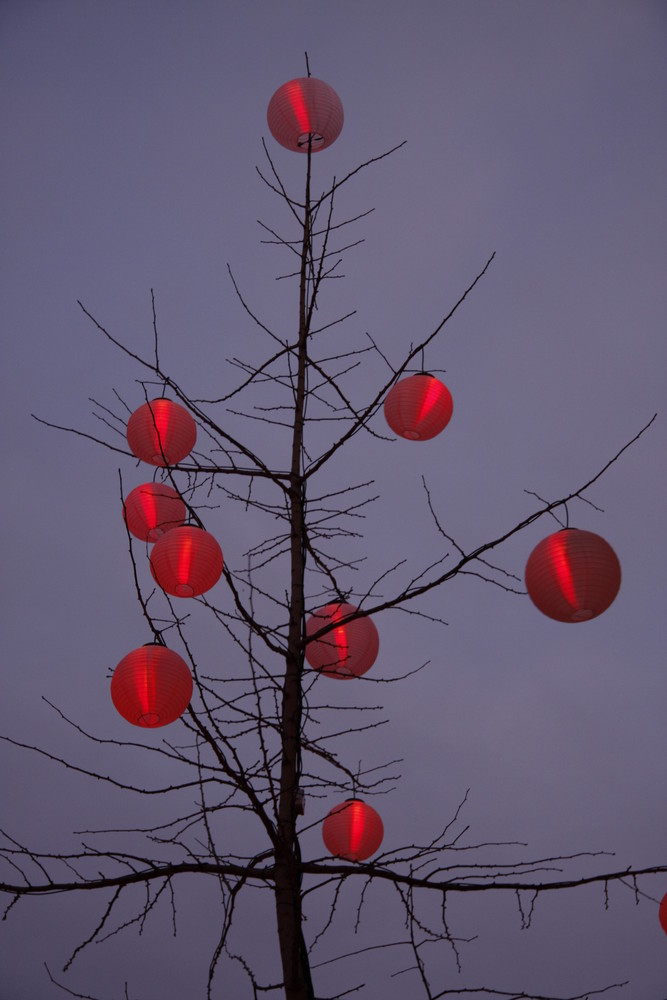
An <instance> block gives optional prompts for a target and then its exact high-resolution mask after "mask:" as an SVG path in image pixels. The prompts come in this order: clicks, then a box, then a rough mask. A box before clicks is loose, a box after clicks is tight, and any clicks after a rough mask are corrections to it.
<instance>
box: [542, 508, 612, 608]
mask: <svg viewBox="0 0 667 1000" xmlns="http://www.w3.org/2000/svg"><path fill="white" fill-rule="evenodd" d="M620 586H621V566H620V563H619V561H618V557H617V555H616V553H615V552H614V550H613V549H612V547H611V545H609V543H608V542H606V541H605V540H604V538H601V537H600V536H599V535H596V534H594V532H592V531H581V530H579V529H577V528H563V530H562V531H557V532H556V533H555V534H553V535H548V536H547V538H543V539H542V541H541V542H540V543H539V544H538V545H537V546H536V547H535V548H534V549H533V551H532V552H531V554H530V557H529V559H528V562H527V563H526V589H527V590H528V594H529V596H530V599H531V600H532V602H533V604H534V605H535V606H536V607H537V608H539V610H540V611H541V612H542V613H543V614H545V615H548V617H549V618H555V620H556V621H559V622H584V621H588V620H589V619H590V618H596V617H597V616H598V615H601V614H602V612H603V611H606V610H607V608H608V607H609V605H610V604H611V603H612V601H613V600H614V598H615V597H616V595H617V593H618V590H619V587H620Z"/></svg>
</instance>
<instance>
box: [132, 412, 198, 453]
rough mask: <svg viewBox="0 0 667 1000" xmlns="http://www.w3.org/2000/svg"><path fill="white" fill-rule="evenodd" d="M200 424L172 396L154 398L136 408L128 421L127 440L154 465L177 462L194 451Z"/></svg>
mask: <svg viewBox="0 0 667 1000" xmlns="http://www.w3.org/2000/svg"><path fill="white" fill-rule="evenodd" d="M196 440H197V425H196V424H195V422H194V420H193V419H192V417H191V416H190V414H189V413H188V411H187V410H186V409H185V407H183V406H180V405H179V404H178V403H174V402H173V401H172V400H171V399H152V400H151V401H150V402H148V403H144V404H143V406H140V407H139V409H138V410H135V411H134V413H133V414H132V416H131V417H130V419H129V420H128V422H127V443H128V444H129V446H130V448H131V449H132V452H133V454H135V455H136V456H137V458H140V459H141V460H142V461H143V462H148V463H149V464H150V465H162V466H164V465H177V464H178V463H179V462H182V461H183V459H184V458H185V457H186V456H187V455H189V454H190V452H191V451H192V449H193V448H194V446H195V441H196Z"/></svg>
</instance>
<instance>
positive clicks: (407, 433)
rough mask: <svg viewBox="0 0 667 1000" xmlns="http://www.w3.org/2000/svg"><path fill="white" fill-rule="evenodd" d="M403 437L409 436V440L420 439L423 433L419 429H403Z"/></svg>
mask: <svg viewBox="0 0 667 1000" xmlns="http://www.w3.org/2000/svg"><path fill="white" fill-rule="evenodd" d="M403 437H405V438H407V439H408V441H419V440H420V438H421V434H420V433H419V431H403Z"/></svg>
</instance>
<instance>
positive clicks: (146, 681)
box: [111, 644, 192, 729]
mask: <svg viewBox="0 0 667 1000" xmlns="http://www.w3.org/2000/svg"><path fill="white" fill-rule="evenodd" d="M111 698H112V700H113V703H114V705H115V706H116V709H117V710H118V712H120V714H121V715H122V716H123V718H124V719H127V721H128V722H131V723H132V725H133V726H144V727H146V728H148V729H155V728H156V727H157V726H168V725H169V723H170V722H175V720H176V719H178V718H179V717H180V716H181V715H182V714H183V712H184V711H185V710H186V708H187V707H188V705H189V704H190V699H191V698H192V675H191V674H190V670H189V668H188V665H187V663H186V662H185V660H184V659H183V658H182V657H181V656H179V655H178V653H174V652H173V651H172V650H171V649H167V647H166V646H159V645H157V644H156V645H152V646H141V647H140V648H139V649H133V650H132V652H131V653H128V654H127V656H124V657H123V659H122V660H121V661H120V663H119V664H118V666H117V667H116V669H115V670H114V672H113V677H112V678H111Z"/></svg>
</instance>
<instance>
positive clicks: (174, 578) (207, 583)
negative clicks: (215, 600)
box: [150, 525, 223, 597]
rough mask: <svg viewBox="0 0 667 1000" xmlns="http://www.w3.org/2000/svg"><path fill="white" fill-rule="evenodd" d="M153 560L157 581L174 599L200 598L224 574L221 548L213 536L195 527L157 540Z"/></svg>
mask: <svg viewBox="0 0 667 1000" xmlns="http://www.w3.org/2000/svg"><path fill="white" fill-rule="evenodd" d="M150 559H151V573H152V574H153V577H154V579H155V580H156V581H157V582H158V583H159V584H160V586H161V587H162V589H163V590H165V591H166V592H167V593H168V594H172V595H173V596H174V597H198V596H199V594H204V593H205V592H206V591H207V590H210V589H211V587H214V586H215V584H216V583H217V582H218V580H219V579H220V576H221V574H222V567H223V559H222V549H221V548H220V546H219V545H218V543H217V541H216V540H215V538H214V537H213V535H211V534H209V532H208V531H204V529H203V528H195V527H194V526H192V525H185V526H184V527H182V528H172V529H171V531H168V532H167V533H166V535H163V536H162V537H161V538H158V540H157V542H156V543H155V545H154V547H153V551H152V552H151V557H150Z"/></svg>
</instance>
